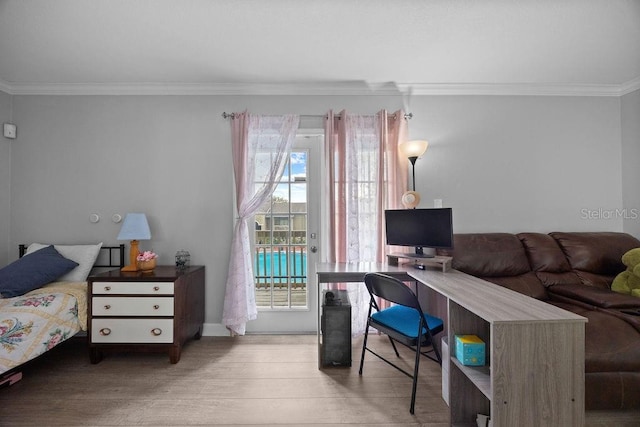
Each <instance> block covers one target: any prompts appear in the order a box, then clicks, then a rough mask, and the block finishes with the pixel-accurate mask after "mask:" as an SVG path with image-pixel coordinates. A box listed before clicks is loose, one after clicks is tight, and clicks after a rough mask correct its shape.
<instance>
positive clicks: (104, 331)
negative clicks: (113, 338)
mask: <svg viewBox="0 0 640 427" xmlns="http://www.w3.org/2000/svg"><path fill="white" fill-rule="evenodd" d="M110 334H111V329H109V328H102V329H100V335H102V336H104V337H106V336H107V335H110Z"/></svg>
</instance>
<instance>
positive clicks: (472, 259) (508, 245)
mask: <svg viewBox="0 0 640 427" xmlns="http://www.w3.org/2000/svg"><path fill="white" fill-rule="evenodd" d="M451 256H453V264H452V266H453V268H455V269H456V270H460V271H463V272H465V273H467V274H470V275H472V276H477V277H502V276H518V275H520V274H524V273H527V272H529V271H531V268H530V267H529V261H528V260H527V255H526V254H525V252H524V248H523V247H522V243H520V240H519V239H518V237H516V235H515V234H508V233H469V234H455V235H454V236H453V250H452V251H451Z"/></svg>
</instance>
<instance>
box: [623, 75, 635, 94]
mask: <svg viewBox="0 0 640 427" xmlns="http://www.w3.org/2000/svg"><path fill="white" fill-rule="evenodd" d="M638 89H640V76H638V77H636V78H635V79H632V80H629V81H628V82H626V83H623V84H622V85H620V95H626V94H628V93H631V92H635V91H636V90H638Z"/></svg>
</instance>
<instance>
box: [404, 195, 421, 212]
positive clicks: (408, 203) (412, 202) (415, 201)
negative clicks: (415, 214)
mask: <svg viewBox="0 0 640 427" xmlns="http://www.w3.org/2000/svg"><path fill="white" fill-rule="evenodd" d="M402 204H403V205H404V207H405V209H415V207H416V206H418V205H419V204H420V194H418V192H417V191H405V192H404V194H403V195H402Z"/></svg>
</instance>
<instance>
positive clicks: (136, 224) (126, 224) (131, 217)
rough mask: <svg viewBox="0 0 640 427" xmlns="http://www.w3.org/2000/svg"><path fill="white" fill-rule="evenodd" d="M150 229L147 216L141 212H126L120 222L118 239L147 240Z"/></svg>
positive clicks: (149, 236)
mask: <svg viewBox="0 0 640 427" xmlns="http://www.w3.org/2000/svg"><path fill="white" fill-rule="evenodd" d="M149 239H151V230H149V223H148V222H147V216H146V215H145V214H143V213H128V214H127V216H125V217H124V221H123V222H122V228H121V229H120V233H119V234H118V240H149Z"/></svg>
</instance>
